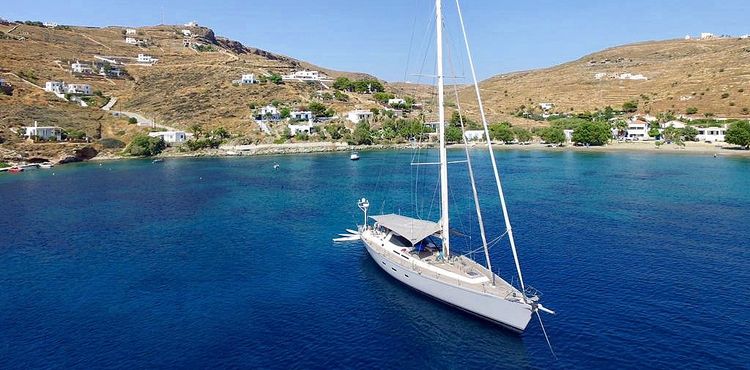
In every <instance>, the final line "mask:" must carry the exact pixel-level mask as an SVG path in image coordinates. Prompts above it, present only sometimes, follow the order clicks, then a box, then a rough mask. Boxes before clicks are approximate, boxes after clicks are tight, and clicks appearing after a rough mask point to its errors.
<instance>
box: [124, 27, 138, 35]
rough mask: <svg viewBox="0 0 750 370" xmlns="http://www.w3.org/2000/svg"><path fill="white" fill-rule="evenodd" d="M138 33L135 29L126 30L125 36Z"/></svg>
mask: <svg viewBox="0 0 750 370" xmlns="http://www.w3.org/2000/svg"><path fill="white" fill-rule="evenodd" d="M137 33H138V31H137V30H135V29H133V28H128V29H126V30H125V34H126V35H135V34H137Z"/></svg>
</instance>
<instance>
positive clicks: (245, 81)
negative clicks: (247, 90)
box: [232, 73, 257, 85]
mask: <svg viewBox="0 0 750 370" xmlns="http://www.w3.org/2000/svg"><path fill="white" fill-rule="evenodd" d="M256 82H257V81H256V80H255V75H254V74H252V73H248V74H243V75H242V76H240V79H239V80H233V81H232V83H233V84H239V85H252V84H254V83H256Z"/></svg>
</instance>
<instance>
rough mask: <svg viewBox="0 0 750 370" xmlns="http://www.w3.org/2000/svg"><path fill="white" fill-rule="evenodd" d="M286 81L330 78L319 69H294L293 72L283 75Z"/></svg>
mask: <svg viewBox="0 0 750 370" xmlns="http://www.w3.org/2000/svg"><path fill="white" fill-rule="evenodd" d="M281 79H282V80H284V81H326V80H330V78H329V77H328V76H326V75H324V74H321V73H320V72H318V71H294V72H292V73H291V74H288V75H283V76H281Z"/></svg>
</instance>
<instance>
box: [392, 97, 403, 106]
mask: <svg viewBox="0 0 750 370" xmlns="http://www.w3.org/2000/svg"><path fill="white" fill-rule="evenodd" d="M402 104H406V100H404V99H401V98H393V99H388V105H402Z"/></svg>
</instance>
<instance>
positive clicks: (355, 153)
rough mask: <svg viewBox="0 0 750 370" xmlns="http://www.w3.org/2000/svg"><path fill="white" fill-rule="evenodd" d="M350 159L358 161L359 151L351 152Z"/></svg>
mask: <svg viewBox="0 0 750 370" xmlns="http://www.w3.org/2000/svg"><path fill="white" fill-rule="evenodd" d="M349 159H351V160H353V161H357V160H359V153H357V152H352V154H351V155H349Z"/></svg>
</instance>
